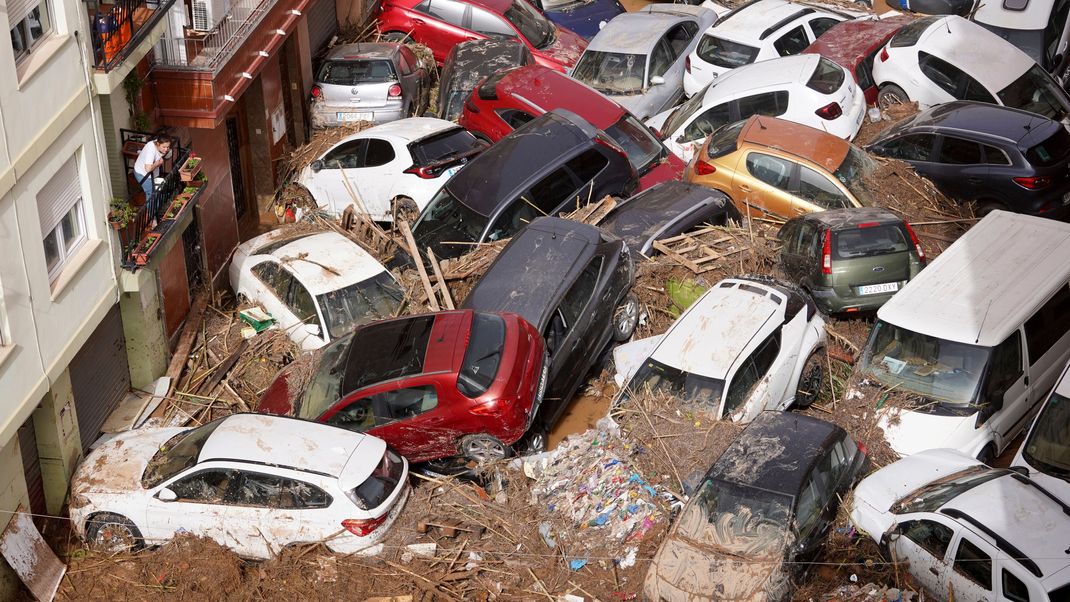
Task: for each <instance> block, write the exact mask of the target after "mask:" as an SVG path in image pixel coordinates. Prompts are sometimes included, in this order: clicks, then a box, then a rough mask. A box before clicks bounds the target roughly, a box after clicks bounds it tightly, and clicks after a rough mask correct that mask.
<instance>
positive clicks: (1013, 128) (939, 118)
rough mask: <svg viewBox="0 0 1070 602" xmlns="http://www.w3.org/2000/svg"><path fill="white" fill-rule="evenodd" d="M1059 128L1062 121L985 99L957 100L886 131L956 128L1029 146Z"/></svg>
mask: <svg viewBox="0 0 1070 602" xmlns="http://www.w3.org/2000/svg"><path fill="white" fill-rule="evenodd" d="M1061 127H1063V125H1062V124H1061V123H1059V122H1057V121H1053V120H1052V119H1049V118H1047V117H1044V116H1043V115H1038V114H1036V113H1030V112H1028V111H1022V110H1020V109H1015V108H1011V107H1002V106H1000V105H994V104H991V103H987V102H975V101H969V100H957V101H954V102H948V103H943V104H940V105H937V106H935V107H932V108H930V109H927V110H925V111H922V112H921V113H918V114H917V115H915V116H913V117H911V118H910V119H907V120H904V121H903V122H902V123H898V124H896V125H895V127H893V128H890V130H889V134H899V133H900V132H903V131H905V130H908V129H914V128H934V129H946V130H958V131H960V132H963V133H965V134H967V135H969V134H973V136H975V137H976V136H978V135H979V136H982V137H984V136H990V137H996V138H1003V139H1004V140H1007V141H1009V142H1012V143H1014V144H1018V145H1021V146H1022V147H1023V148H1028V147H1030V146H1032V145H1033V144H1036V143H1039V142H1041V141H1043V140H1046V139H1047V138H1048V137H1049V136H1051V135H1052V134H1054V133H1055V132H1056V131H1058V129H1059V128H1061ZM884 137H885V136H881V138H884Z"/></svg>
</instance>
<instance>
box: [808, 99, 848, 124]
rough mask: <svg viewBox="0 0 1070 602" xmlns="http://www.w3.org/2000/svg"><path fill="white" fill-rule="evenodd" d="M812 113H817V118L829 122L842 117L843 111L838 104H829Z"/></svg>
mask: <svg viewBox="0 0 1070 602" xmlns="http://www.w3.org/2000/svg"><path fill="white" fill-rule="evenodd" d="M814 112H815V113H817V116H818V117H820V118H822V119H829V120H831V119H836V118H837V117H839V116H840V115H843V109H842V108H840V103H838V102H830V103H828V104H827V105H825V106H823V107H821V108H820V109H818V110H816V111H814Z"/></svg>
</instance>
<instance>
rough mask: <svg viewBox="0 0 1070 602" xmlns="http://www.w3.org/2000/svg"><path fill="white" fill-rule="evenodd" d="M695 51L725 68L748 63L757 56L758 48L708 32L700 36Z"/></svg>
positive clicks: (708, 60) (704, 58)
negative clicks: (700, 38) (700, 39)
mask: <svg viewBox="0 0 1070 602" xmlns="http://www.w3.org/2000/svg"><path fill="white" fill-rule="evenodd" d="M697 52H698V56H699V58H701V59H702V60H704V61H706V62H707V63H712V64H714V65H717V66H718V67H724V68H725V69H735V68H736V67H742V66H743V65H749V64H751V63H753V62H754V59H755V58H757V56H758V49H757V48H755V47H754V46H747V45H746V44H739V43H737V42H731V41H729V40H725V39H724V38H718V37H716V36H711V35H709V34H706V35H704V36H702V41H700V42H699V43H698V49H697Z"/></svg>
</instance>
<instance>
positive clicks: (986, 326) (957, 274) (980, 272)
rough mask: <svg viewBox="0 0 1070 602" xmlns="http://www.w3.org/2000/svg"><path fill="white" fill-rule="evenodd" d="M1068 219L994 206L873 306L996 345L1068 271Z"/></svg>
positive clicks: (936, 330)
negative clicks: (893, 293)
mask: <svg viewBox="0 0 1070 602" xmlns="http://www.w3.org/2000/svg"><path fill="white" fill-rule="evenodd" d="M1067 257H1070V224H1065V223H1062V222H1058V221H1055V220H1051V219H1046V218H1043V217H1033V216H1029V215H1022V214H1018V213H1009V212H1006V211H993V212H992V213H990V214H989V215H987V216H986V217H985V218H984V219H982V220H981V221H980V222H978V223H977V225H975V226H974V227H972V228H970V229H969V230H968V231H967V232H966V233H965V234H963V235H962V236H961V237H960V238H959V239H958V240H956V241H955V242H954V243H952V245H951V246H950V247H948V248H947V250H946V251H944V252H943V253H941V254H940V255H939V256H937V258H936V259H934V260H933V261H932V263H930V264H929V265H928V266H926V268H925V269H924V270H922V271H921V272H920V273H919V274H918V275H917V276H915V277H914V279H913V280H911V281H910V282H908V283H907V284H906V286H904V287H903V288H902V289H901V290H900V291H899V292H898V293H896V294H895V295H894V296H892V298H891V299H890V300H889V301H888V302H887V303H885V304H884V305H883V306H881V308H880V309H879V310H878V311H877V317H878V318H880V319H881V320H884V321H886V322H890V323H892V324H895V325H896V326H900V327H903V328H908V329H910V330H913V331H916V332H920V333H922V334H926V335H929V336H933V337H937V338H940V339H945V340H950V341H957V342H959V343H965V344H968V345H983V346H985V347H994V346H996V345H998V344H999V343H1001V342H1003V340H1004V339H1006V338H1007V337H1008V336H1009V335H1010V334H1011V332H1013V331H1014V330H1015V329H1016V328H1017V327H1019V326H1021V325H1022V323H1023V322H1025V319H1026V318H1028V317H1029V316H1030V315H1031V314H1032V313H1033V311H1034V310H1035V309H1036V308H1037V307H1038V306H1039V305H1040V304H1041V303H1042V302H1043V301H1044V300H1045V299H1047V298H1048V297H1050V296H1051V295H1052V294H1053V293H1054V292H1055V291H1056V289H1057V288H1059V287H1063V288H1066V286H1067V280H1068V279H1070V261H1067Z"/></svg>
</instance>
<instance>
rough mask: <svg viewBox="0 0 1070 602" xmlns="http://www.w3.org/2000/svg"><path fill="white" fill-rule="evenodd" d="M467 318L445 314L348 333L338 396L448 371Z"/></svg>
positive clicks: (387, 322) (383, 322) (462, 314)
mask: <svg viewBox="0 0 1070 602" xmlns="http://www.w3.org/2000/svg"><path fill="white" fill-rule="evenodd" d="M471 315H472V312H469V311H446V312H436V313H429V314H419V315H414V316H404V317H401V318H395V319H392V320H379V321H377V322H372V323H370V324H365V325H363V326H361V327H360V328H357V329H356V330H355V331H354V332H353V338H352V340H351V341H350V343H349V351H348V354H347V356H346V357H345V359H344V362H345V365H344V367H343V370H344V373H343V376H342V387H341V389H342V395H348V394H350V393H352V392H353V391H357V390H359V389H363V388H364V387H368V386H372V385H376V384H378V383H381V382H385V381H388V380H394V379H397V378H408V377H412V376H416V375H419V374H429V373H433V372H443V371H446V370H450V369H453V367H454V366H455V364H456V362H455V361H454V360H455V358H456V356H457V351H458V347H457V346H458V345H460V351H461V352H463V351H464V348H465V346H466V345H467V337H462V336H460V334H461V331H462V329H463V328H465V327H469V326H470V325H471V320H472V318H471Z"/></svg>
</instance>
